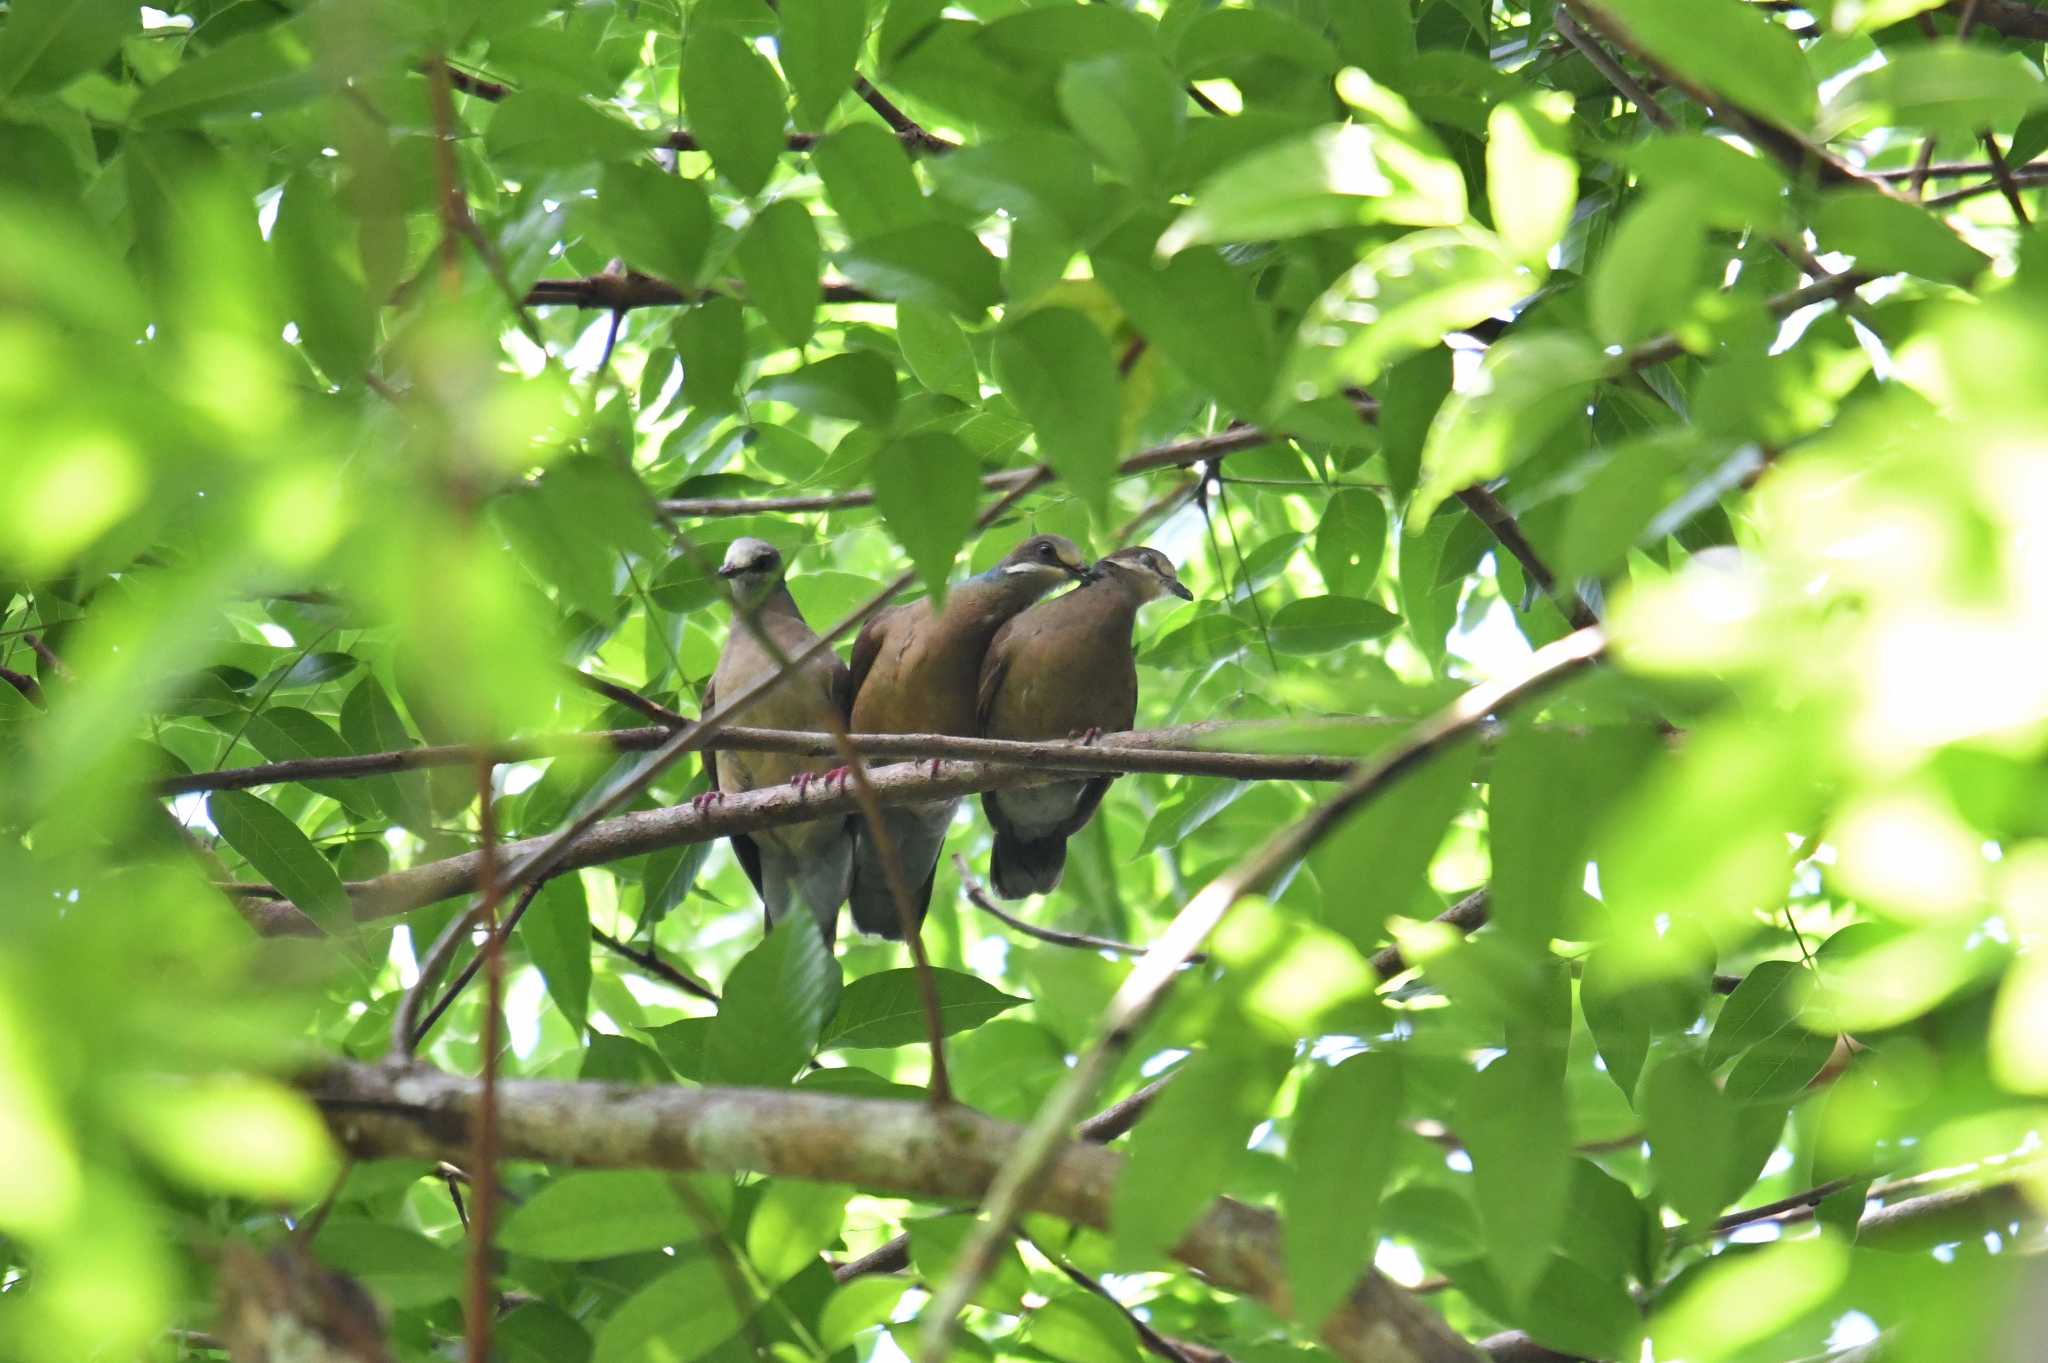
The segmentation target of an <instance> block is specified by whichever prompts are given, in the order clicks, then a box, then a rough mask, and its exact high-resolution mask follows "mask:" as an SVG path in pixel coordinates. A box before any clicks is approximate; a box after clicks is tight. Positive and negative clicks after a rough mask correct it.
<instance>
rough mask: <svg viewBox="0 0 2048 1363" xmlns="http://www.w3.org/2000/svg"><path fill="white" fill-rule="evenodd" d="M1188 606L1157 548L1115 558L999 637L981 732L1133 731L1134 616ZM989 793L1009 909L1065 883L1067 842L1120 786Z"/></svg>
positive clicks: (998, 871) (999, 875)
mask: <svg viewBox="0 0 2048 1363" xmlns="http://www.w3.org/2000/svg"><path fill="white" fill-rule="evenodd" d="M1169 594H1170V595H1173V596H1178V597H1180V598H1182V599H1183V600H1192V599H1193V595H1194V594H1193V593H1192V592H1190V591H1189V590H1188V589H1187V588H1186V587H1185V586H1183V585H1181V581H1180V579H1179V578H1178V577H1176V576H1175V575H1174V571H1173V564H1172V562H1171V561H1170V560H1168V558H1167V557H1166V555H1164V554H1162V553H1160V552H1159V551H1158V550H1156V549H1148V548H1144V547H1142V546H1140V547H1138V548H1133V549H1119V550H1117V551H1116V552H1115V553H1113V554H1111V555H1109V556H1108V557H1107V558H1105V559H1103V560H1102V561H1101V562H1100V563H1098V564H1096V565H1095V568H1094V570H1093V571H1092V572H1091V573H1090V574H1089V581H1088V582H1087V583H1085V584H1084V585H1082V586H1080V587H1076V588H1075V589H1074V590H1073V591H1071V592H1068V593H1067V594H1066V595H1065V596H1060V597H1055V598H1054V599H1053V600H1051V601H1044V602H1041V603H1039V604H1038V605H1036V606H1033V607H1032V608H1031V609H1030V610H1027V611H1025V612H1024V613H1023V614H1021V615H1019V616H1017V617H1016V618H1015V619H1014V620H1011V621H1010V622H1009V623H1008V624H1006V625H1004V626H1003V627H1002V628H1001V629H1000V630H998V631H997V632H996V636H995V639H994V640H993V641H992V642H991V643H990V644H989V648H988V654H987V656H986V657H985V658H984V659H983V661H982V665H981V683H980V687H979V692H978V698H977V705H976V710H977V721H978V727H979V730H980V732H981V734H982V736H983V737H985V738H1016V739H1046V738H1067V737H1070V736H1073V735H1076V734H1089V735H1093V734H1095V733H1104V732H1109V733H1113V732H1116V731H1118V730H1121V729H1128V728H1130V727H1131V721H1132V720H1133V719H1135V718H1136V717H1137V713H1138V665H1137V661H1136V659H1135V658H1134V657H1133V656H1132V654H1131V630H1132V628H1133V627H1134V626H1135V625H1136V623H1137V619H1138V608H1139V607H1141V606H1143V605H1144V604H1145V603H1146V602H1147V601H1152V600H1156V599H1157V598H1159V597H1161V596H1164V595H1169ZM1114 779H1115V778H1114V777H1110V776H1098V777H1093V778H1091V779H1088V780H1085V781H1061V782H1058V783H1055V784H1053V785H1046V786H1027V787H1023V788H1021V789H1017V790H1005V791H990V792H988V793H987V794H985V795H983V796H982V797H981V807H982V810H983V811H984V812H985V813H986V814H987V815H988V821H989V826H990V827H991V828H992V829H994V830H995V847H994V848H993V850H992V851H991V852H990V853H989V884H990V885H991V886H992V887H993V888H994V889H995V892H996V893H997V894H999V895H1001V896H1003V897H1004V898H1005V899H1022V898H1023V897H1024V896H1026V895H1030V894H1045V893H1048V892H1049V891H1051V889H1052V888H1053V887H1054V886H1055V885H1057V884H1059V882H1060V872H1061V871H1062V870H1063V869H1064V868H1065V866H1066V862H1067V839H1068V838H1070V837H1072V836H1073V835H1074V834H1075V833H1078V832H1079V831H1080V830H1081V827H1082V826H1083V825H1084V824H1086V823H1087V822H1088V820H1089V818H1090V817H1092V816H1093V815H1094V813H1095V807H1096V806H1097V805H1098V804H1100V803H1101V802H1102V796H1103V792H1104V791H1106V790H1108V789H1109V783H1110V782H1111V781H1112V780H1114Z"/></svg>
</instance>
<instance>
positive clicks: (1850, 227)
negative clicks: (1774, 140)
mask: <svg viewBox="0 0 2048 1363" xmlns="http://www.w3.org/2000/svg"><path fill="white" fill-rule="evenodd" d="M1813 230H1814V234H1815V235H1816V236H1817V237H1819V239H1820V243H1821V245H1822V247H1824V248H1825V249H1828V250H1831V251H1841V252H1843V253H1845V254H1847V255H1852V256H1854V257H1856V265H1857V267H1858V268H1859V269H1863V270H1868V271H1870V272H1871V273H1873V274H1889V273H1891V272H1892V271H1894V270H1897V271H1902V272H1905V273H1908V274H1916V275H1919V276H1921V277H1922V278H1924V279H1939V280H1942V281H1944V282H1946V283H1950V284H1967V283H1969V282H1970V281H1971V280H1972V279H1975V278H1976V277H1977V276H1978V275H1979V274H1981V273H1983V271H1984V270H1985V268H1986V267H1988V266H1989V265H1990V264H1991V261H1990V260H1989V258H1987V257H1986V256H1985V255H1983V254H1982V253H1981V252H1979V251H1978V250H1977V249H1976V248H1975V247H1973V246H1971V245H1969V244H1968V243H1967V242H1965V241H1964V240H1963V239H1962V238H1961V237H1958V236H1957V235H1956V234H1955V233H1953V232H1951V231H1949V229H1948V228H1946V227H1944V226H1943V225H1942V224H1941V222H1940V220H1939V219H1937V218H1935V217H1934V216H1933V215H1932V214H1930V213H1928V212H1927V210H1925V209H1923V208H1921V207H1919V206H1918V205H1917V204H1910V203H1907V202H1905V201H1904V200H1901V199H1894V198H1892V197H1890V196H1889V195H1885V194H1879V193H1877V192H1876V191H1875V190H1859V189H1841V190H1835V191H1833V192H1832V193H1829V194H1825V195H1823V196H1822V197H1821V201H1820V207H1819V208H1818V209H1817V210H1816V211H1815V213H1814V218H1813Z"/></svg>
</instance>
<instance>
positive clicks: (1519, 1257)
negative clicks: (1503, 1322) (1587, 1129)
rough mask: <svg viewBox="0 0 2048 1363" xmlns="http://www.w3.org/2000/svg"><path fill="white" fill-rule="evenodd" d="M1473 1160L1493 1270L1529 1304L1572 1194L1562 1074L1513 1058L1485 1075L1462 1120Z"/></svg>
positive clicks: (1529, 1054) (1535, 1058) (1525, 1056)
mask: <svg viewBox="0 0 2048 1363" xmlns="http://www.w3.org/2000/svg"><path fill="white" fill-rule="evenodd" d="M1458 1134H1459V1135H1461V1136H1463V1137H1464V1138H1465V1148H1466V1149H1467V1151H1469V1152H1470V1154H1471V1156H1472V1176H1473V1180H1474V1185H1475V1187H1476V1188H1477V1190H1478V1194H1479V1216H1480V1220H1481V1222H1482V1224H1483V1225H1484V1226H1485V1227H1486V1246H1487V1262H1488V1263H1489V1265H1490V1266H1491V1267H1492V1268H1493V1271H1494V1272H1495V1273H1497V1274H1499V1275H1500V1280H1501V1282H1502V1284H1503V1285H1504V1286H1505V1287H1506V1289H1507V1291H1508V1294H1509V1296H1510V1297H1511V1298H1513V1299H1515V1300H1518V1301H1519V1300H1524V1299H1526V1298H1527V1297H1528V1295H1529V1293H1530V1292H1531V1290H1532V1289H1533V1288H1534V1287H1535V1286H1536V1282H1537V1279H1538V1278H1540V1277H1541V1276H1542V1274H1543V1269H1544V1266H1545V1264H1547V1263H1548V1262H1549V1259H1550V1249H1551V1246H1552V1245H1554V1244H1555V1243H1556V1242H1557V1238H1558V1236H1559V1234H1560V1233H1561V1232H1562V1230H1563V1229H1564V1223H1565V1210H1566V1201H1565V1198H1566V1194H1567V1192H1568V1191H1569V1189H1570V1187H1571V1164H1572V1158H1571V1155H1572V1145H1571V1122H1570V1120H1569V1117H1568V1115H1567V1113H1566V1110H1565V1097H1564V1085H1563V1083H1562V1082H1561V1076H1560V1075H1559V1074H1558V1073H1557V1071H1556V1069H1555V1068H1554V1067H1553V1066H1551V1065H1549V1064H1547V1063H1546V1062H1545V1060H1544V1057H1543V1056H1541V1055H1540V1054H1538V1053H1536V1052H1534V1051H1526V1050H1511V1051H1509V1052H1508V1054H1506V1055H1504V1056H1502V1057H1501V1058H1500V1059H1498V1060H1496V1061H1494V1062H1493V1063H1492V1064H1490V1065H1488V1066H1487V1067H1486V1068H1485V1069H1483V1070H1481V1071H1480V1072H1479V1077H1478V1078H1477V1079H1476V1080H1474V1081H1473V1083H1472V1086H1471V1088H1470V1089H1469V1090H1468V1091H1467V1092H1466V1095H1465V1101H1464V1103H1463V1105H1462V1106H1461V1108H1460V1110H1459V1114H1458Z"/></svg>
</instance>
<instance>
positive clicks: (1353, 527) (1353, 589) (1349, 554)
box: [1314, 487, 1387, 597]
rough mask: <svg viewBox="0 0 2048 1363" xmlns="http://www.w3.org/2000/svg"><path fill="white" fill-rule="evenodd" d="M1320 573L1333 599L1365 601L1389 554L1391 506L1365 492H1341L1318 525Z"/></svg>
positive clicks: (1332, 497)
mask: <svg viewBox="0 0 2048 1363" xmlns="http://www.w3.org/2000/svg"><path fill="white" fill-rule="evenodd" d="M1314 553H1315V560H1316V571H1317V572H1319V573H1321V574H1322V575H1323V586H1325V587H1327V588H1328V589H1329V590H1330V592H1331V594H1332V595H1336V596H1351V597H1363V596H1365V595H1366V593H1368V592H1370V591H1371V590H1372V588H1373V585H1374V584H1375V583H1376V582H1378V581H1379V575H1380V564H1381V562H1382V561H1383V560H1384V559H1385V558H1386V554H1387V504H1386V503H1385V502H1383V501H1381V500H1380V499H1379V494H1377V493H1374V492H1368V491H1366V490H1365V489H1364V488H1349V487H1347V488H1339V489H1337V490H1336V491H1335V492H1333V493H1331V494H1330V500H1329V501H1328V502H1326V503H1324V507H1323V518H1322V519H1321V520H1320V521H1318V522H1317V523H1316V533H1315V545H1314Z"/></svg>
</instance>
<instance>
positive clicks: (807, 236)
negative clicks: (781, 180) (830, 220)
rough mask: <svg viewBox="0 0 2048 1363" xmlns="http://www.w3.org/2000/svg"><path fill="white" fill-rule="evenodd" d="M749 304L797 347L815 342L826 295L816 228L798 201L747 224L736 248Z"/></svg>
mask: <svg viewBox="0 0 2048 1363" xmlns="http://www.w3.org/2000/svg"><path fill="white" fill-rule="evenodd" d="M733 260H734V262H735V263H736V264H738V266H739V270H740V279H741V281H742V282H743V283H745V284H746V286H747V301H748V302H749V303H752V304H753V305H754V306H755V307H757V308H759V309H760V310H761V315H762V316H764V317H766V318H767V319H768V325H769V326H771V327H774V328H775V333H776V334H777V335H778V336H780V337H782V339H783V340H785V341H787V342H789V343H790V344H791V345H793V346H801V345H803V344H805V343H806V342H808V341H809V340H810V339H811V333H812V331H814V330H815V329H816V328H817V324H818V304H819V303H820V302H822V301H823V299H824V296H825V290H824V285H823V283H822V282H821V272H820V270H819V266H818V261H819V249H818V228H817V225H816V224H815V223H813V222H812V221H811V214H810V210H808V209H806V208H805V207H804V206H803V202H802V201H801V200H799V199H777V200H776V201H775V202H774V203H772V204H769V205H768V206H767V207H766V208H764V209H762V210H761V211H760V212H759V213H757V214H755V215H754V220H753V221H752V222H751V223H749V224H747V230H746V231H745V232H744V233H743V234H741V236H740V240H739V244H738V245H737V246H735V247H734V248H733Z"/></svg>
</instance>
